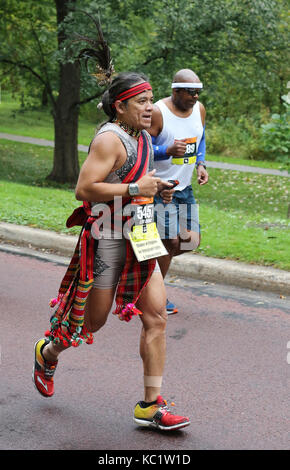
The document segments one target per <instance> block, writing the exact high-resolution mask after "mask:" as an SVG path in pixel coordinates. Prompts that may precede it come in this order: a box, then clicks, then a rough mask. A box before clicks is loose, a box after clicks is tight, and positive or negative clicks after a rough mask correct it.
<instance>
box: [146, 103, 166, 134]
mask: <svg viewBox="0 0 290 470" xmlns="http://www.w3.org/2000/svg"><path fill="white" fill-rule="evenodd" d="M162 128H163V119H162V114H161V111H160V109H159V108H158V106H156V105H154V106H153V113H152V119H151V127H150V129H147V131H148V132H149V134H150V135H152V136H154V137H157V136H158V135H159V134H160V132H161V131H162Z"/></svg>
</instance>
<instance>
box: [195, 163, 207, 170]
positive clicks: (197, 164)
mask: <svg viewBox="0 0 290 470" xmlns="http://www.w3.org/2000/svg"><path fill="white" fill-rule="evenodd" d="M200 165H202V166H203V167H204V169H205V170H206V164H205V163H204V162H197V163H196V168H198V167H199V166H200Z"/></svg>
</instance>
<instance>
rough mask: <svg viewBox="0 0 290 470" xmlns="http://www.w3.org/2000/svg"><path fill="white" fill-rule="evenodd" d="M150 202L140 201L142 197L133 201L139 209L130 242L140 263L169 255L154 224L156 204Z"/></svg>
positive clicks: (144, 199) (146, 200) (130, 234)
mask: <svg viewBox="0 0 290 470" xmlns="http://www.w3.org/2000/svg"><path fill="white" fill-rule="evenodd" d="M137 201H138V202H137ZM149 201H151V200H150V199H149V200H148V198H141V200H140V197H136V198H134V199H133V200H132V204H134V205H137V207H136V211H135V215H134V222H135V224H134V226H133V229H132V232H130V233H129V240H130V243H131V246H132V248H133V251H134V253H135V256H136V258H137V260H138V261H139V262H140V261H145V260H148V259H152V258H158V257H159V256H164V255H167V254H168V252H167V250H166V249H165V247H164V245H163V243H162V240H161V238H160V235H159V233H158V230H157V227H156V223H155V222H154V204H153V203H151V202H149Z"/></svg>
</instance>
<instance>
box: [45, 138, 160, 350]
mask: <svg viewBox="0 0 290 470" xmlns="http://www.w3.org/2000/svg"><path fill="white" fill-rule="evenodd" d="M149 149H150V147H149V143H148V140H147V136H146V134H145V132H142V133H141V136H140V137H139V139H138V149H137V160H136V163H135V165H134V167H133V168H132V169H131V171H130V172H129V173H128V174H127V176H126V177H125V178H124V180H123V181H122V183H130V182H134V181H137V180H138V179H140V178H142V176H144V175H145V173H146V170H147V167H148V162H149V156H150V151H149ZM128 202H130V198H123V200H122V206H123V207H124V206H125V205H126V204H127V203H128ZM108 205H109V207H110V209H111V214H113V213H114V207H113V202H112V201H111V202H109V203H108ZM97 218H98V217H96V216H93V215H92V213H91V204H90V203H88V202H84V203H83V205H82V206H81V207H79V208H77V209H75V210H74V212H73V213H72V215H71V216H70V217H69V218H68V220H67V223H66V225H67V227H73V226H75V225H81V226H82V230H81V233H80V236H79V239H78V242H77V245H76V248H75V252H74V255H73V257H72V259H71V262H70V264H69V267H68V269H67V271H66V274H65V276H64V278H63V280H62V282H61V285H60V288H59V292H58V297H57V299H53V300H51V302H50V306H51V307H55V306H56V305H58V307H57V309H56V311H55V313H54V315H53V316H52V318H51V328H50V330H49V331H47V332H46V333H45V334H46V336H48V337H49V339H50V340H51V341H53V342H54V343H59V342H61V343H62V344H63V345H64V346H68V345H70V344H71V345H72V346H78V345H79V344H81V343H82V342H86V343H88V344H91V343H92V342H93V335H92V334H91V333H90V332H88V331H86V329H85V327H84V313H85V304H86V300H87V297H88V294H89V292H90V290H91V288H92V284H93V279H94V274H93V269H94V257H95V252H96V250H97V247H98V240H97V239H95V238H93V237H92V234H91V228H92V225H93V223H94V222H95V221H96V220H97ZM111 220H112V217H111ZM96 225H97V224H95V225H94V229H95V226H96ZM155 264H156V260H155V259H151V260H147V261H142V262H141V263H139V262H138V261H137V259H136V257H135V254H134V252H133V249H132V247H131V245H130V242H129V241H128V240H126V262H125V265H124V268H123V271H122V273H121V276H120V279H119V284H118V287H117V292H116V308H115V310H114V311H113V313H114V314H116V315H118V316H119V318H120V320H124V321H127V322H128V321H130V320H131V318H132V316H134V315H139V314H142V312H141V311H140V310H138V309H137V307H136V305H135V304H136V302H137V300H138V298H139V296H140V294H141V291H142V290H143V288H144V287H145V286H146V285H147V283H148V281H149V279H150V277H151V274H152V272H153V271H154V268H155Z"/></svg>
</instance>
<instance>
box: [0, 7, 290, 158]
mask: <svg viewBox="0 0 290 470" xmlns="http://www.w3.org/2000/svg"><path fill="white" fill-rule="evenodd" d="M73 8H74V5H73V4H72V8H71V13H69V15H68V16H67V19H66V21H65V22H64V24H63V25H62V26H61V27H62V28H63V30H64V31H65V32H66V34H67V35H68V37H69V38H73V37H74V35H75V33H76V32H78V33H80V34H86V35H87V36H90V37H92V38H93V37H95V26H94V23H93V21H90V19H89V18H88V17H87V16H86V15H84V14H83V13H82V12H80V11H79V10H85V11H87V12H88V13H91V14H92V15H94V16H96V15H97V14H98V15H99V16H100V19H101V22H102V27H103V31H104V34H105V37H106V39H107V41H108V42H109V45H110V47H111V51H112V57H113V61H114V65H115V70H116V72H120V71H125V70H140V71H143V72H145V73H146V74H147V75H148V77H149V79H150V81H151V82H152V85H153V89H154V94H155V97H156V100H157V99H159V98H160V97H163V96H166V95H169V94H170V83H171V80H172V77H173V75H174V73H175V72H176V71H177V70H179V69H180V68H192V69H193V70H194V71H195V72H196V73H197V74H198V75H199V77H200V79H201V80H202V82H203V83H204V92H203V94H202V98H201V101H202V102H203V103H204V105H205V106H206V109H207V134H208V139H207V140H208V150H209V151H210V152H214V153H223V154H226V155H231V156H239V157H243V158H250V159H276V158H277V159H278V160H279V159H280V161H282V162H283V163H284V165H287V161H288V158H286V157H285V155H288V153H289V146H288V145H289V138H288V137H287V136H286V138H284V137H283V139H284V144H283V147H284V150H283V149H282V154H283V156H284V158H282V159H281V148H278V147H279V145H278V144H277V142H276V140H275V142H276V143H275V142H274V143H273V142H271V131H269V129H270V127H271V124H273V123H274V124H275V126H274V127H276V130H277V115H279V118H278V119H280V116H281V119H282V121H284V126H280V128H279V132H280V134H281V132H282V134H283V136H284V135H285V133H287V127H288V128H289V111H288V114H287V110H286V109H285V106H284V105H283V103H284V104H285V100H284V102H283V98H282V96H285V95H287V92H288V90H287V83H288V81H289V68H288V63H289V52H288V44H289V19H288V18H289V16H288V2H287V1H286V0H255V2H252V1H250V0H243V1H240V0H194V1H188V0H178V1H177V0H166V1H165V0H157V1H155V0H154V1H153V0H147V1H146V2H144V1H141V0H103V1H102V2H100V1H95V0H92V1H91V0H82V1H77V2H76V9H77V11H74V10H73ZM55 15H56V13H55V2H54V1H53V0H44V1H42V2H41V3H40V2H36V1H34V0H26V1H18V2H17V1H16V0H2V1H1V6H0V44H1V45H0V59H2V62H1V63H0V70H1V71H2V75H1V84H2V89H4V90H11V91H12V92H13V93H14V94H17V95H18V96H21V100H22V104H23V107H26V108H27V107H35V106H39V105H40V104H42V105H43V106H49V101H48V99H47V96H48V95H49V94H50V93H51V95H53V96H54V97H56V96H57V93H58V85H59V83H58V82H59V76H58V67H57V65H58V64H59V63H60V62H61V61H64V60H68V58H69V60H73V59H74V57H75V56H76V54H77V51H78V50H79V48H80V47H83V45H84V44H80V45H77V44H75V43H73V44H71V41H68V43H67V47H66V49H65V50H58V48H57V37H56V31H57V25H56V18H55ZM72 52H73V53H72ZM71 53H72V55H71ZM8 57H9V59H10V60H13V61H14V62H15V63H16V62H18V63H19V62H20V63H22V64H25V66H23V67H20V68H19V67H18V68H15V67H13V66H12V65H11V64H5V61H4V62H3V59H5V58H8ZM32 71H33V73H32ZM91 71H92V72H93V71H94V67H93V66H91ZM39 77H41V79H40V78H39ZM102 90H103V89H102V88H100V89H98V87H97V85H96V82H95V79H94V78H93V77H92V76H91V75H90V74H89V73H87V71H86V70H85V67H84V66H83V65H82V74H81V100H86V99H88V98H89V97H91V96H93V95H96V94H99V93H101V92H102ZM97 103H98V99H97V98H96V99H95V100H92V101H90V102H89V103H88V104H86V105H84V106H82V107H81V110H80V112H81V116H82V117H84V118H86V119H89V120H92V121H99V120H102V119H103V115H102V114H101V113H99V112H98V111H97V110H96V105H97ZM286 106H288V107H289V105H287V104H286ZM272 115H274V118H273V119H272V117H271V116H272ZM275 116H276V117H275ZM285 123H286V125H285ZM267 124H270V126H269V127H268V137H267V135H266V134H267V133H266V134H265V132H266V131H265V127H262V126H263V125H267ZM288 132H289V131H288ZM269 135H270V138H269ZM288 136H289V134H288ZM269 141H270V145H268V143H269ZM280 147H281V146H280ZM285 149H286V150H285ZM237 153H238V155H237Z"/></svg>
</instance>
